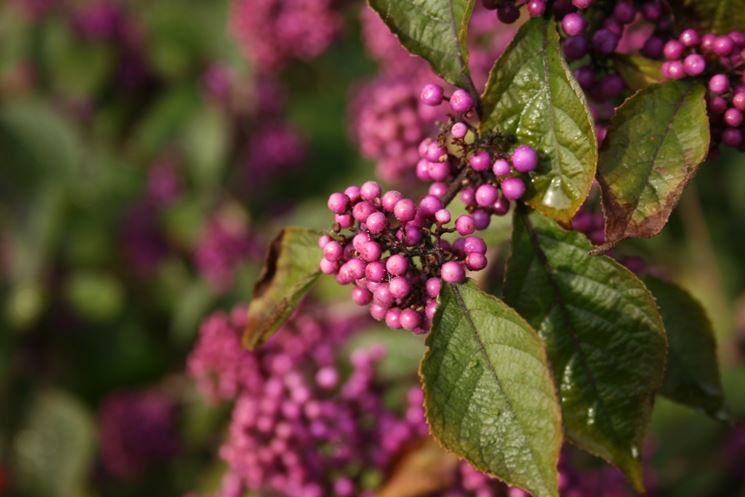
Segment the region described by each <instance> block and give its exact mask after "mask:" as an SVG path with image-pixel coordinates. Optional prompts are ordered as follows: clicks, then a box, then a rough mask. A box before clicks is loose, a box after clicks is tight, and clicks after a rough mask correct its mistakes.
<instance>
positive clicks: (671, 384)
mask: <svg viewBox="0 0 745 497" xmlns="http://www.w3.org/2000/svg"><path fill="white" fill-rule="evenodd" d="M644 282H645V283H646V284H647V287H649V289H650V290H651V291H652V293H653V294H654V296H655V298H656V299H657V304H658V305H659V307H660V312H661V313H662V320H663V321H664V322H665V331H666V332H667V340H668V343H669V344H670V348H669V350H668V354H667V372H666V376H665V385H664V387H663V388H662V394H663V395H665V396H666V397H669V398H670V399H672V400H675V401H677V402H680V403H682V404H686V405H688V406H691V407H694V408H698V409H702V410H703V411H705V412H706V413H708V414H710V415H711V416H714V417H716V418H719V419H724V418H726V414H725V412H724V393H723V392H722V382H721V379H720V377H719V364H718V362H717V345H716V341H715V339H714V330H713V329H712V326H711V321H709V317H708V316H707V315H706V310H705V309H704V308H703V306H702V305H701V304H700V303H699V302H698V301H697V300H696V299H695V298H693V296H691V294H689V293H688V292H687V291H686V290H684V289H683V288H681V287H680V286H678V285H676V284H675V283H671V282H669V281H664V280H661V279H658V278H654V277H652V276H647V277H645V279H644Z"/></svg>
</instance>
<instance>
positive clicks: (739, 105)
mask: <svg viewBox="0 0 745 497" xmlns="http://www.w3.org/2000/svg"><path fill="white" fill-rule="evenodd" d="M732 105H733V106H734V107H735V108H736V109H738V110H745V92H739V93H735V96H734V97H732Z"/></svg>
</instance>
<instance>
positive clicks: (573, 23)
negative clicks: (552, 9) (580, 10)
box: [561, 13, 586, 36]
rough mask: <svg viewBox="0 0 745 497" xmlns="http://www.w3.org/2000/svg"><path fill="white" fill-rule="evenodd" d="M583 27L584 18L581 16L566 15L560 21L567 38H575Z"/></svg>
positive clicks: (574, 14) (584, 24) (575, 14)
mask: <svg viewBox="0 0 745 497" xmlns="http://www.w3.org/2000/svg"><path fill="white" fill-rule="evenodd" d="M585 26H586V23H585V18H584V17H582V15H581V14H577V13H572V14H567V15H566V16H564V19H562V20H561V27H562V28H563V29H564V32H565V33H566V34H567V35H568V36H577V35H578V34H580V33H582V32H583V31H584V30H585Z"/></svg>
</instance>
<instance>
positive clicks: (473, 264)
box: [466, 252, 487, 271]
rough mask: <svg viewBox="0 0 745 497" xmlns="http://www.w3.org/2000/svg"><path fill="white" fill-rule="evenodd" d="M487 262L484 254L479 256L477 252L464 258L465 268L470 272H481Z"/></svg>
mask: <svg viewBox="0 0 745 497" xmlns="http://www.w3.org/2000/svg"><path fill="white" fill-rule="evenodd" d="M486 264H487V260H486V256H485V255H484V254H479V253H477V252H474V253H471V254H468V256H467V257H466V266H467V267H468V269H470V270H471V271H481V270H482V269H484V268H485V267H486Z"/></svg>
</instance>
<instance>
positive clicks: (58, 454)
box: [14, 390, 95, 497]
mask: <svg viewBox="0 0 745 497" xmlns="http://www.w3.org/2000/svg"><path fill="white" fill-rule="evenodd" d="M94 436H95V434H94V425H93V420H92V419H91V417H90V415H89V414H88V413H87V412H86V411H85V409H84V408H83V407H82V406H81V405H80V404H78V402H77V401H75V400H74V399H73V398H71V397H69V396H68V395H66V394H64V393H61V392H57V391H50V390H45V391H43V392H41V393H39V394H38V396H37V398H36V400H35V402H34V403H33V405H32V407H31V412H30V414H29V417H28V420H27V422H26V425H25V426H24V428H23V429H22V430H21V431H20V432H19V433H18V435H17V437H16V440H15V444H14V445H15V456H16V459H15V460H16V468H15V471H17V474H18V478H19V479H20V483H21V485H22V487H23V488H24V489H25V490H26V491H27V492H29V493H30V494H31V495H36V496H39V497H76V496H79V495H83V494H84V492H85V490H84V488H85V487H84V485H85V478H86V477H87V474H88V471H89V470H90V469H91V465H92V462H93V455H94Z"/></svg>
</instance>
